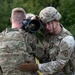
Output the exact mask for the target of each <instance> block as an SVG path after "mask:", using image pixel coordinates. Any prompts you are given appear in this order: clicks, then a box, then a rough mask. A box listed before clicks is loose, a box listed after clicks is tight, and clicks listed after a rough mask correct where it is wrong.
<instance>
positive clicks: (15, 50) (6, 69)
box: [0, 28, 37, 75]
mask: <svg viewBox="0 0 75 75" xmlns="http://www.w3.org/2000/svg"><path fill="white" fill-rule="evenodd" d="M26 34H27V33H25V31H23V30H22V29H16V28H15V29H11V28H7V29H6V30H4V31H3V32H1V33H0V66H1V69H2V72H3V73H2V74H0V75H37V73H34V72H30V73H29V72H21V71H19V70H18V65H19V64H21V63H24V62H26V61H32V62H34V63H35V58H34V57H33V55H30V54H29V53H28V51H30V52H31V51H32V48H31V46H30V45H29V44H27V42H26V39H25V37H26ZM29 38H31V36H30V37H29ZM30 42H32V40H30ZM0 72H1V71H0Z"/></svg>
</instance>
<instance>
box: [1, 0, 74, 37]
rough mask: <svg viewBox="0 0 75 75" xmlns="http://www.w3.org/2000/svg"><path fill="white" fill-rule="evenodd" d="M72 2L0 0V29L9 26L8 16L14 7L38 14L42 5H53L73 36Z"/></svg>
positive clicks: (67, 0)
mask: <svg viewBox="0 0 75 75" xmlns="http://www.w3.org/2000/svg"><path fill="white" fill-rule="evenodd" d="M74 3H75V0H66V1H65V0H0V31H2V30H4V29H5V28H7V27H11V23H10V16H11V10H12V9H13V8H14V7H22V8H24V9H25V11H26V12H27V13H34V14H36V15H38V14H39V12H40V11H41V10H42V9H43V8H44V7H47V6H54V7H55V8H57V9H58V10H59V12H60V13H61V15H62V19H61V23H62V24H63V25H64V26H65V27H66V28H67V29H68V30H70V31H71V32H72V33H73V34H74V36H75V33H74V30H75V21H74V19H75V5H74ZM39 36H40V34H39Z"/></svg>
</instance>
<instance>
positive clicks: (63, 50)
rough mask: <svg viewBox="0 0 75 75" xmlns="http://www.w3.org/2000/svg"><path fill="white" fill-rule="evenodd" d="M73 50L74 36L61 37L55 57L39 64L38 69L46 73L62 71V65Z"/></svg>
mask: <svg viewBox="0 0 75 75" xmlns="http://www.w3.org/2000/svg"><path fill="white" fill-rule="evenodd" d="M73 51H74V38H73V37H72V36H67V37H65V38H63V39H62V41H61V43H60V51H59V53H58V55H57V57H56V60H55V61H51V62H48V63H44V64H39V65H38V67H39V70H40V71H41V72H45V73H47V74H55V73H58V72H60V71H62V69H63V67H64V66H65V65H66V64H67V62H68V61H69V59H70V57H71V54H72V53H73Z"/></svg>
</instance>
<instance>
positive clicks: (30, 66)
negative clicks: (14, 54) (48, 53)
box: [19, 63, 39, 72]
mask: <svg viewBox="0 0 75 75" xmlns="http://www.w3.org/2000/svg"><path fill="white" fill-rule="evenodd" d="M38 69H39V68H38V64H35V63H23V64H20V65H19V70H20V71H22V72H25V71H26V72H33V71H34V72H36V71H37V70H38Z"/></svg>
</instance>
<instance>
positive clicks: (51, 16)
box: [39, 7, 61, 23]
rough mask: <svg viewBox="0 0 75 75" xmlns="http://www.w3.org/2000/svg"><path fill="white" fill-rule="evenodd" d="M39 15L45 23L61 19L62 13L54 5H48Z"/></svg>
mask: <svg viewBox="0 0 75 75" xmlns="http://www.w3.org/2000/svg"><path fill="white" fill-rule="evenodd" d="M39 17H40V19H41V20H42V21H43V22H44V23H47V22H50V21H52V20H60V18H61V14H60V13H59V12H58V10H56V9H55V8H54V7H46V8H44V9H43V10H41V12H40V14H39Z"/></svg>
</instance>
